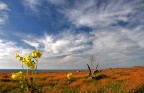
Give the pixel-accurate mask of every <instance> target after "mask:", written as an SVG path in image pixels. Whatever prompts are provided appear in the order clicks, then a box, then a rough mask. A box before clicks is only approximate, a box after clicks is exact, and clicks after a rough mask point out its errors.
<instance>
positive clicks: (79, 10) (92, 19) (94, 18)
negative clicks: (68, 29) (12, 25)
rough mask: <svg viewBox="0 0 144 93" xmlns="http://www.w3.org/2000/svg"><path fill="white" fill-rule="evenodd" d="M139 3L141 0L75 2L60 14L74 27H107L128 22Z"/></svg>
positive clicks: (84, 0) (85, 0)
mask: <svg viewBox="0 0 144 93" xmlns="http://www.w3.org/2000/svg"><path fill="white" fill-rule="evenodd" d="M141 2H142V1H141V0H137V1H125V0H117V1H112V0H108V1H105V2H103V1H101V2H99V1H98V0H89V1H87V0H83V1H76V2H75V4H74V5H73V7H69V8H66V9H65V10H61V11H60V12H62V13H63V14H64V15H65V16H66V17H67V18H68V19H69V21H70V22H72V23H73V24H75V25H76V26H89V27H93V28H96V27H107V26H110V25H115V24H118V23H119V22H121V21H122V22H128V21H129V20H131V18H132V16H133V15H135V13H136V12H137V11H138V9H137V8H138V7H139V5H142V4H141ZM85 3H86V4H85Z"/></svg>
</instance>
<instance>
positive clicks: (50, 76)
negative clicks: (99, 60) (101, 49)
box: [0, 66, 144, 93]
mask: <svg viewBox="0 0 144 93" xmlns="http://www.w3.org/2000/svg"><path fill="white" fill-rule="evenodd" d="M67 73H69V72H38V73H37V74H36V84H37V86H39V87H40V88H41V91H42V93H144V67H143V66H135V67H131V68H109V69H104V70H100V72H98V73H97V74H96V75H95V76H96V77H99V76H104V77H99V78H97V79H92V78H91V77H88V74H89V72H88V71H81V72H72V73H73V77H72V81H71V82H68V79H67V77H66V75H67ZM29 76H30V75H29ZM17 83H18V81H14V80H12V79H11V73H0V93H15V92H14V90H16V88H17Z"/></svg>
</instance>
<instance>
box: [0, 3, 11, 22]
mask: <svg viewBox="0 0 144 93" xmlns="http://www.w3.org/2000/svg"><path fill="white" fill-rule="evenodd" d="M8 10H10V9H9V8H8V5H7V4H6V3H4V2H0V25H4V24H6V23H7V21H8V13H7V11H8Z"/></svg>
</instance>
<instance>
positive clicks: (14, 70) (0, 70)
mask: <svg viewBox="0 0 144 93" xmlns="http://www.w3.org/2000/svg"><path fill="white" fill-rule="evenodd" d="M86 70H87V69H38V70H36V71H37V72H81V71H86ZM19 71H24V72H27V70H26V69H24V70H22V69H0V72H19ZM29 71H32V70H29Z"/></svg>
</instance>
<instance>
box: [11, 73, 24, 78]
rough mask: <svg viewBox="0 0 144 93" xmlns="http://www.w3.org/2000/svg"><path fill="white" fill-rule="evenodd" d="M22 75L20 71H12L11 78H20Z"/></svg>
mask: <svg viewBox="0 0 144 93" xmlns="http://www.w3.org/2000/svg"><path fill="white" fill-rule="evenodd" d="M22 75H23V73H22V72H21V71H20V72H17V73H12V79H14V80H20V79H21V78H22Z"/></svg>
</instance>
